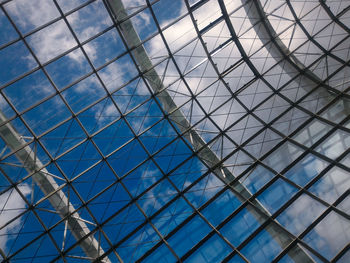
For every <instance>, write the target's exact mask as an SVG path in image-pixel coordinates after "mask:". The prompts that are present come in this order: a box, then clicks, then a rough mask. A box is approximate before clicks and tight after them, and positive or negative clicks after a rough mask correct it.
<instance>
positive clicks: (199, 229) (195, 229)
mask: <svg viewBox="0 0 350 263" xmlns="http://www.w3.org/2000/svg"><path fill="white" fill-rule="evenodd" d="M210 230H211V228H210V227H209V226H208V225H207V224H206V223H205V222H204V221H203V219H201V218H200V217H199V216H195V217H194V218H193V219H191V221H190V222H188V223H187V224H185V225H184V226H183V227H182V228H181V229H180V230H179V231H178V232H176V234H175V235H173V236H172V237H171V238H169V240H168V242H169V244H170V245H171V247H172V248H173V249H174V250H175V252H176V254H177V255H178V256H179V257H182V256H183V255H184V254H185V253H186V252H187V251H188V250H190V249H191V248H192V247H193V246H194V245H196V244H197V243H198V241H200V240H201V239H202V238H203V237H204V236H205V235H206V234H208V233H209V231H210ZM184 237H186V238H184Z"/></svg>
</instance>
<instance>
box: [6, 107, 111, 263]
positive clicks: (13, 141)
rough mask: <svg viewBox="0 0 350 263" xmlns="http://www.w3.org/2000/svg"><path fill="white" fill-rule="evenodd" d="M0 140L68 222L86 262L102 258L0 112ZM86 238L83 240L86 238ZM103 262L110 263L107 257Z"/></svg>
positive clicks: (69, 206) (62, 196)
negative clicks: (85, 257)
mask: <svg viewBox="0 0 350 263" xmlns="http://www.w3.org/2000/svg"><path fill="white" fill-rule="evenodd" d="M0 137H1V138H2V139H3V140H4V142H5V143H6V145H7V146H8V147H9V148H10V149H11V150H12V151H13V152H15V156H16V157H17V159H18V160H19V161H20V162H21V163H22V164H23V167H24V168H25V169H26V171H27V172H28V173H29V174H33V175H32V176H31V178H32V179H33V181H34V182H35V183H36V185H37V186H38V187H39V188H40V190H41V191H42V192H43V194H44V195H45V196H48V197H47V200H48V201H49V202H50V204H51V205H52V207H53V208H54V209H55V210H56V211H57V213H58V214H59V215H60V217H61V218H64V219H65V220H67V226H68V228H69V230H70V231H71V233H72V235H73V236H74V238H75V239H76V240H81V241H80V243H79V245H80V247H81V248H82V250H83V251H84V253H85V254H86V256H87V257H88V258H90V259H91V260H94V259H95V258H98V257H99V256H101V255H102V254H104V251H103V249H102V248H101V247H100V245H99V242H98V241H97V240H96V239H95V237H94V236H93V235H89V234H90V230H89V228H88V226H87V225H86V224H85V222H84V220H83V219H82V218H81V217H80V215H79V214H78V213H77V212H76V210H75V208H74V206H73V205H72V204H71V203H70V201H69V199H68V198H67V196H66V194H65V193H64V192H63V191H62V189H60V187H59V185H58V184H57V182H56V181H55V179H54V178H53V177H52V176H51V175H50V173H49V172H48V170H47V169H46V168H43V164H42V162H41V161H40V159H39V158H38V156H37V155H36V153H35V152H34V151H33V149H32V148H31V147H30V146H28V145H27V143H26V142H25V140H24V139H23V138H22V137H21V136H20V135H19V134H18V132H17V131H16V130H15V128H14V127H13V126H12V125H11V123H10V122H8V120H7V118H6V117H5V115H4V114H3V113H2V112H1V111H0ZM87 235H89V236H88V237H86V238H84V237H85V236H87ZM103 262H105V263H109V262H110V261H109V259H108V257H106V258H105V259H104V260H103Z"/></svg>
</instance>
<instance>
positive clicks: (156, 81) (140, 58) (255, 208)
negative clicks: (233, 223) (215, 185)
mask: <svg viewBox="0 0 350 263" xmlns="http://www.w3.org/2000/svg"><path fill="white" fill-rule="evenodd" d="M107 4H108V7H109V8H110V10H111V13H112V14H113V15H114V19H115V21H116V23H117V24H119V27H120V30H121V32H122V34H123V36H124V39H125V42H126V44H127V45H128V47H129V48H130V49H132V51H131V52H132V54H133V56H134V58H135V61H136V62H137V64H138V65H139V68H140V70H141V71H142V72H143V75H144V77H145V78H146V79H147V80H148V82H149V84H150V87H151V88H152V90H153V92H154V93H155V94H156V97H157V98H158V100H159V101H160V103H161V105H162V107H163V109H164V110H165V111H166V112H168V113H169V116H168V118H169V119H170V120H171V121H173V122H174V123H175V124H176V126H177V128H178V129H179V130H180V132H181V133H182V134H183V136H184V138H185V139H187V140H188V141H189V142H190V143H191V144H192V146H193V148H194V150H195V151H198V153H197V154H198V157H199V158H200V159H201V160H203V161H204V162H205V163H206V164H207V165H208V166H209V167H211V168H213V167H214V173H215V174H216V175H217V176H218V177H219V178H221V179H222V180H223V181H224V182H226V183H227V184H231V186H232V189H233V190H234V191H233V193H234V194H235V196H236V197H237V199H238V200H240V201H241V202H245V201H247V200H248V199H250V198H251V197H252V194H251V193H250V191H249V190H248V189H247V188H246V187H245V186H244V185H242V184H241V183H240V182H239V181H237V180H236V181H234V179H235V176H234V175H233V174H232V173H231V172H230V171H229V170H228V169H227V168H226V167H224V165H223V163H222V161H221V160H220V158H219V157H218V156H217V155H216V154H215V153H214V152H213V151H212V150H211V148H210V147H209V145H208V144H206V142H205V141H204V140H203V138H202V137H201V136H200V135H199V134H198V132H197V131H196V130H195V129H193V128H192V126H191V123H190V122H189V121H188V120H187V118H186V117H185V116H184V115H183V113H182V111H181V110H180V109H179V108H178V107H177V105H176V104H175V102H174V101H173V99H172V98H171V96H170V94H169V93H168V92H167V90H166V89H165V87H164V85H163V83H162V80H161V79H160V77H159V75H158V73H157V72H156V70H155V69H154V67H153V64H152V62H151V60H150V58H149V56H148V54H147V52H146V50H145V48H144V47H143V46H142V42H141V40H140V38H139V35H138V33H137V32H136V30H135V28H134V26H133V24H132V22H131V21H130V20H129V19H127V17H128V14H127V12H126V10H125V8H124V5H123V3H122V1H121V0H107ZM121 21H122V22H121ZM232 182H233V183H232ZM251 204H252V205H251V206H248V207H247V208H248V209H249V211H250V213H251V214H252V215H253V216H254V217H255V218H256V219H257V221H258V222H259V223H260V224H263V223H264V222H265V221H266V218H268V217H269V216H270V213H269V212H268V211H267V210H266V209H265V208H264V207H263V206H262V204H261V203H260V202H259V201H258V200H256V199H254V200H252V201H251ZM267 231H268V232H269V233H270V234H271V236H272V237H273V238H274V239H275V240H276V242H277V243H279V244H280V245H281V246H282V247H285V246H286V245H287V244H289V243H290V242H292V241H293V237H292V236H290V234H289V233H288V232H286V230H285V229H284V228H283V227H281V226H280V225H279V224H276V223H275V222H273V223H272V224H271V227H269V228H268V229H267ZM296 248H297V249H294V250H291V251H290V252H289V254H288V255H290V256H291V257H292V258H294V259H296V260H299V261H298V262H301V261H302V262H313V261H312V260H311V259H310V258H309V257H308V255H307V254H305V252H304V250H302V249H299V247H298V246H297V247H296Z"/></svg>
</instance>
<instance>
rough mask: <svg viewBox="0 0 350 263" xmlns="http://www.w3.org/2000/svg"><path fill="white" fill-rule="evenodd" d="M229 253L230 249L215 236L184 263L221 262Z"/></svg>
mask: <svg viewBox="0 0 350 263" xmlns="http://www.w3.org/2000/svg"><path fill="white" fill-rule="evenodd" d="M231 251H232V249H231V247H230V246H229V245H228V244H227V243H225V242H224V241H223V240H222V239H221V238H220V237H219V236H218V235H216V234H215V235H214V236H212V237H211V238H209V239H208V240H207V241H206V242H205V243H204V244H203V245H202V246H200V248H199V249H198V250H196V251H195V252H194V253H193V254H192V255H191V256H190V257H189V258H187V259H186V260H185V261H184V262H207V263H210V262H221V261H222V259H224V258H225V256H227V255H228V254H229V253H230V252H231Z"/></svg>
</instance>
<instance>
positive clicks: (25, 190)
mask: <svg viewBox="0 0 350 263" xmlns="http://www.w3.org/2000/svg"><path fill="white" fill-rule="evenodd" d="M18 190H19V191H20V192H21V193H22V194H23V195H24V196H28V195H29V194H30V193H31V191H32V190H31V188H30V187H29V185H27V184H23V185H19V186H18ZM0 209H1V210H0V217H1V223H2V224H3V223H6V222H9V221H10V220H12V219H14V218H15V217H16V216H18V215H20V214H21V213H22V212H23V211H24V209H26V203H25V201H24V200H23V199H22V197H21V196H20V194H19V193H18V192H17V190H16V189H14V188H12V189H11V190H9V191H7V192H5V193H3V194H2V195H0ZM21 224H22V218H21V217H19V218H17V219H16V220H14V221H13V222H12V223H11V224H9V225H7V226H5V227H4V228H2V229H0V247H1V248H2V249H3V250H6V243H7V242H8V241H9V239H10V238H11V235H10V234H16V233H17V232H18V231H19V230H20V227H21Z"/></svg>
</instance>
